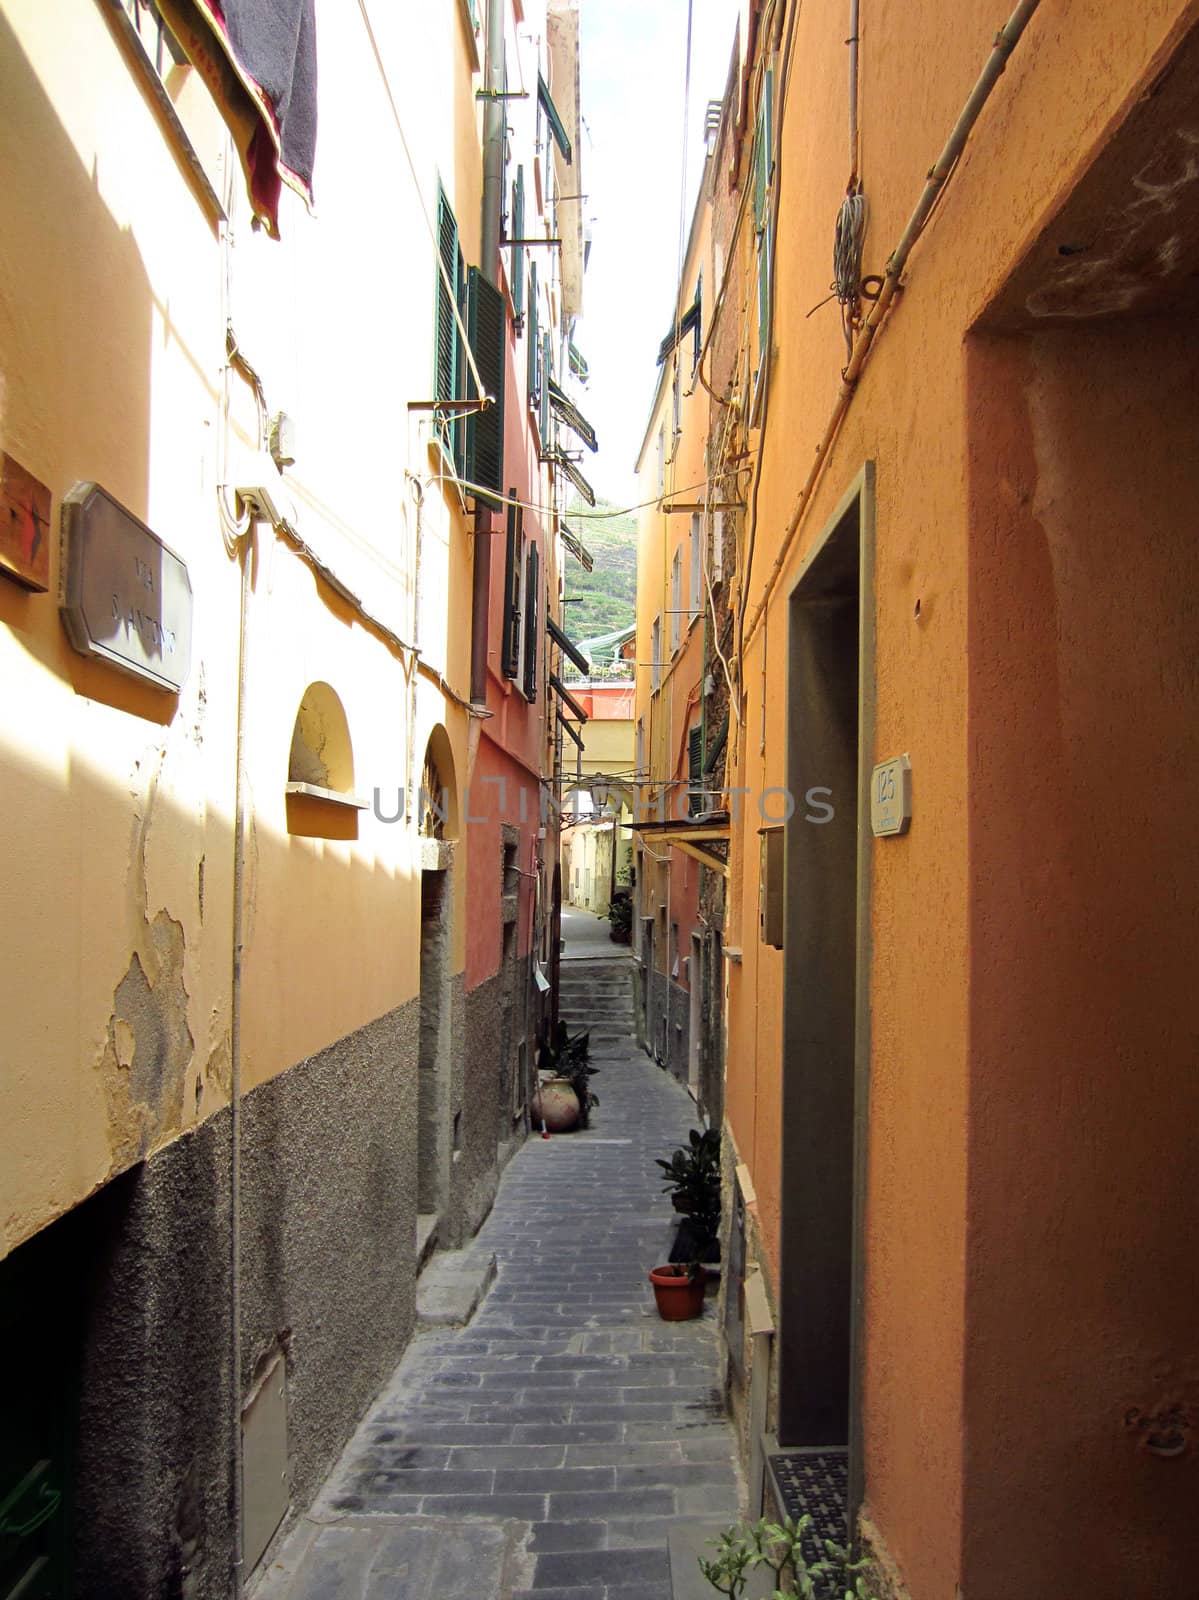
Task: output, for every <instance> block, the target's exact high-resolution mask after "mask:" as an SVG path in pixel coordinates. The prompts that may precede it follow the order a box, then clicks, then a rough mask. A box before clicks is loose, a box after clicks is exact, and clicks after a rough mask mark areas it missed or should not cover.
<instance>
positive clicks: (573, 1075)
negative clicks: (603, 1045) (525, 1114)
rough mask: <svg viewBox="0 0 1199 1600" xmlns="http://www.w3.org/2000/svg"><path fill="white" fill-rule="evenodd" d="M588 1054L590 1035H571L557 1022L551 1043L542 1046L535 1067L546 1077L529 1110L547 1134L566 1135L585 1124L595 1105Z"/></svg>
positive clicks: (595, 1070) (594, 1070) (596, 1099)
mask: <svg viewBox="0 0 1199 1600" xmlns="http://www.w3.org/2000/svg"><path fill="white" fill-rule="evenodd" d="M590 1055H591V1035H590V1034H589V1033H576V1034H571V1033H569V1032H568V1031H567V1027H566V1024H565V1023H564V1022H559V1024H558V1028H557V1032H556V1033H555V1035H554V1040H553V1042H552V1043H551V1042H549V1041H548V1040H547V1041H546V1043H545V1044H543V1045H542V1047H541V1054H540V1056H539V1057H538V1062H537V1064H538V1067H539V1068H540V1070H541V1071H542V1072H543V1073H548V1075H549V1076H548V1077H547V1078H544V1079H543V1081H542V1082H541V1084H540V1085H539V1087H538V1091H537V1096H536V1098H535V1100H534V1104H533V1108H532V1109H533V1116H534V1117H535V1118H536V1119H538V1120H544V1122H545V1126H546V1130H547V1131H548V1132H550V1133H568V1132H569V1131H570V1130H571V1129H572V1128H576V1127H578V1128H586V1127H587V1126H588V1125H589V1123H590V1117H591V1108H592V1106H597V1105H599V1096H598V1095H597V1094H595V1093H594V1092H593V1090H592V1088H591V1079H592V1078H594V1077H595V1075H596V1073H597V1072H598V1070H599V1069H598V1067H593V1066H592V1065H591V1062H590V1059H589V1058H590Z"/></svg>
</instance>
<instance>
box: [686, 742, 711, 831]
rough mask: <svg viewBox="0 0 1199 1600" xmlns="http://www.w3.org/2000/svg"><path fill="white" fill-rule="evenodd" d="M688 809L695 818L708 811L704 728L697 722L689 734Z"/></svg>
mask: <svg viewBox="0 0 1199 1600" xmlns="http://www.w3.org/2000/svg"><path fill="white" fill-rule="evenodd" d="M687 809H688V811H690V813H691V815H692V816H693V817H698V816H699V814H700V812H701V811H705V810H706V809H707V805H706V802H705V800H704V728H703V723H702V722H697V723H696V724H695V726H694V727H693V728H692V729H691V730H690V732H689V733H688V734H687Z"/></svg>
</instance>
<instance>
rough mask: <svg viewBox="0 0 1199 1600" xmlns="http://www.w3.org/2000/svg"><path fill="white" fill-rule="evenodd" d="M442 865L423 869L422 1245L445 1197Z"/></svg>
mask: <svg viewBox="0 0 1199 1600" xmlns="http://www.w3.org/2000/svg"><path fill="white" fill-rule="evenodd" d="M447 877H448V874H447V873H446V872H444V871H430V872H422V873H421V892H420V1050H419V1056H418V1067H417V1145H416V1209H417V1212H418V1213H419V1215H420V1221H418V1225H417V1231H418V1247H419V1246H420V1245H421V1244H423V1239H424V1237H425V1236H427V1235H428V1233H429V1232H431V1231H432V1228H433V1227H434V1226H435V1225H436V1219H437V1214H438V1212H439V1211H440V1209H441V1206H442V1203H443V1201H444V1197H445V1187H446V1179H447V1176H448V1173H447V1168H448V1161H449V1152H448V1150H443V1148H442V1146H443V1145H444V1144H445V1143H446V1140H445V1139H444V1138H443V1136H442V1129H443V1128H444V1126H445V1120H446V1094H447V1079H448V1070H447V1069H448V1064H449V1037H448V1035H449V1005H448V994H447V987H448V978H449V959H448V958H449V926H448V924H449V917H448V911H449V898H448V894H447Z"/></svg>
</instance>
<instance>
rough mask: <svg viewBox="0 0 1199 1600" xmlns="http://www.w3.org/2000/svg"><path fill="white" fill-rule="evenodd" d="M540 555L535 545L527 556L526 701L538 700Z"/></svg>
mask: <svg viewBox="0 0 1199 1600" xmlns="http://www.w3.org/2000/svg"><path fill="white" fill-rule="evenodd" d="M539 568H540V555H539V552H538V549H537V546H536V545H535V544H530V545H529V549H528V553H527V554H526V556H525V648H524V662H523V674H522V688H523V690H524V695H525V699H526V700H530V701H532V700H536V698H537V655H538V650H537V643H538V640H537V626H538V602H539V601H540V599H541V589H540V582H541V579H540V575H539Z"/></svg>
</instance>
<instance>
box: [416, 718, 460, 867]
mask: <svg viewBox="0 0 1199 1600" xmlns="http://www.w3.org/2000/svg"><path fill="white" fill-rule="evenodd" d="M417 832H418V833H419V834H420V835H421V837H422V838H424V839H456V838H457V837H458V783H457V779H456V777H455V771H454V752H453V749H452V747H451V745H450V737H449V734H448V733H447V732H446V731H445V729H444V728H443V727H442V726H441V724H440V723H438V724H437V725H436V726H435V727H434V729H433V731H432V733H430V735H429V742H428V744H427V745H426V746H425V759H424V761H423V762H422V764H421V774H420V787H419V790H418V792H417Z"/></svg>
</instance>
